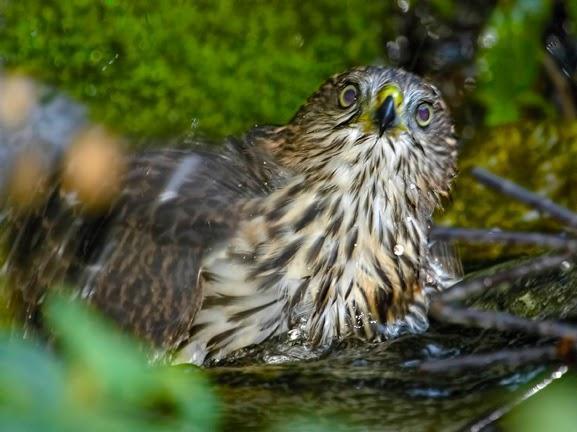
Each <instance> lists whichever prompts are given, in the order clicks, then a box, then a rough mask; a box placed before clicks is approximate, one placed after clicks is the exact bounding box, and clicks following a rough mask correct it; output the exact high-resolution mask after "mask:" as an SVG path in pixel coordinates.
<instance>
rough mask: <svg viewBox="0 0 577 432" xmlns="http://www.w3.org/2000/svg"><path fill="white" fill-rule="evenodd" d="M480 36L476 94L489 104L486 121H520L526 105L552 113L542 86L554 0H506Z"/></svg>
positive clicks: (497, 122)
mask: <svg viewBox="0 0 577 432" xmlns="http://www.w3.org/2000/svg"><path fill="white" fill-rule="evenodd" d="M499 6H500V7H497V8H495V10H494V11H493V15H492V16H491V19H490V21H489V23H488V25H487V27H486V28H485V30H484V33H483V35H482V36H481V50H480V52H479V54H478V58H477V64H478V69H479V82H478V84H479V85H478V88H477V96H478V97H479V99H480V100H481V101H482V103H483V106H484V107H485V109H486V110H487V116H486V123H487V124H489V125H499V124H503V123H509V122H513V121H517V120H519V119H520V117H521V112H522V109H523V108H527V107H533V108H535V107H537V108H539V109H541V110H542V111H545V112H548V113H549V114H551V113H552V110H551V107H550V106H549V104H548V103H547V100H546V99H545V98H544V97H543V96H541V95H540V94H539V92H538V91H537V88H536V85H537V79H538V78H539V72H540V68H541V67H542V63H543V57H544V54H545V50H544V48H543V43H542V36H543V31H544V27H545V25H546V24H547V18H548V16H549V14H550V12H551V7H552V1H549V0H516V1H501V2H500V3H499Z"/></svg>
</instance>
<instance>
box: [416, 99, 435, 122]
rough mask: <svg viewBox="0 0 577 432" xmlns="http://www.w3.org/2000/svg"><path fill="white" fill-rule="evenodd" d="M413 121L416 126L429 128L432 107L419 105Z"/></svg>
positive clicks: (424, 104)
mask: <svg viewBox="0 0 577 432" xmlns="http://www.w3.org/2000/svg"><path fill="white" fill-rule="evenodd" d="M415 119H416V120H417V124H418V125H419V126H421V127H422V128H424V127H427V126H429V123H431V120H432V119H433V107H432V106H431V104H430V103H427V102H423V103H421V104H419V106H418V107H417V109H416V111H415Z"/></svg>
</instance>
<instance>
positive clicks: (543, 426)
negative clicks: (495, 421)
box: [500, 373, 577, 432]
mask: <svg viewBox="0 0 577 432" xmlns="http://www.w3.org/2000/svg"><path fill="white" fill-rule="evenodd" d="M576 388H577V375H575V374H574V373H573V374H570V375H568V376H566V377H564V378H563V380H561V381H557V382H554V383H552V384H551V385H550V386H549V387H547V388H546V389H544V390H543V391H541V392H539V393H537V395H535V396H533V397H532V398H531V399H529V400H528V401H526V402H525V403H523V404H522V405H521V406H520V407H519V408H517V409H515V410H514V411H513V412H512V414H511V415H509V416H507V417H505V419H504V420H503V421H501V422H500V423H501V426H502V427H503V430H505V431H523V432H542V431H546V430H551V431H555V432H573V431H575V430H576V429H577V411H576V410H575V407H576V406H577V393H576V392H575V389H576Z"/></svg>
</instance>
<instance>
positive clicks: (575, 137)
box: [437, 122, 577, 256]
mask: <svg viewBox="0 0 577 432" xmlns="http://www.w3.org/2000/svg"><path fill="white" fill-rule="evenodd" d="M575 161H577V122H542V123H519V124H511V125H508V126H502V127H496V128H492V129H489V131H488V133H487V134H486V135H481V136H479V137H477V138H475V139H474V141H473V142H470V143H467V144H466V146H465V148H464V149H463V152H462V155H461V157H460V162H459V170H460V175H459V176H458V177H457V179H456V181H455V188H454V190H453V200H452V202H451V203H450V204H449V205H448V206H447V211H446V212H445V213H444V214H443V215H440V216H439V217H438V218H437V222H438V223H439V224H442V225H447V226H460V227H468V228H488V229H494V228H500V229H507V230H527V231H538V230H541V231H543V230H544V231H557V230H559V229H561V228H562V225H561V224H560V223H558V222H557V221H554V220H553V219H551V218H550V217H548V216H546V215H540V214H539V213H538V212H537V211H535V210H534V209H532V208H530V207H528V206H527V205H524V204H522V203H519V202H517V201H515V200H513V199H511V198H509V197H506V196H504V195H501V194H499V193H497V192H495V191H493V190H491V189H489V188H487V187H485V186H483V185H481V184H480V183H478V182H477V181H476V180H475V179H474V178H473V177H472V176H471V175H470V174H469V171H470V170H471V168H473V167H475V166H480V167H483V168H485V169H487V170H489V171H491V172H493V173H494V174H497V175H499V176H501V177H504V178H507V179H509V180H512V181H514V182H515V183H517V184H519V185H521V186H523V187H525V188H527V189H529V190H531V191H533V192H535V193H537V194H540V195H542V196H543V197H546V198H549V199H552V200H553V201H555V202H556V203H558V204H560V205H562V206H565V207H568V208H569V209H571V210H575V211H577V188H575V185H576V184H577V170H575ZM475 251H477V252H479V250H477V249H475ZM484 251H485V252H483V253H486V252H487V249H486V248H484ZM522 251H523V252H524V253H527V252H532V250H530V248H526V247H524V248H522V249H521V248H511V247H508V248H506V249H505V250H504V249H503V248H492V249H491V251H490V253H489V255H492V256H496V255H498V254H502V253H506V254H510V255H511V254H513V255H514V254H518V253H520V252H522Z"/></svg>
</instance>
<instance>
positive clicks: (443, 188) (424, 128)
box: [276, 67, 457, 196]
mask: <svg viewBox="0 0 577 432" xmlns="http://www.w3.org/2000/svg"><path fill="white" fill-rule="evenodd" d="M281 130H282V134H281V135H282V137H283V138H282V140H280V141H278V142H277V147H276V153H277V155H278V156H279V158H280V160H281V161H283V163H285V164H286V165H288V166H291V167H293V168H294V169H295V170H297V171H300V172H309V173H311V174H312V173H314V176H320V177H327V176H329V177H331V176H336V177H339V178H340V180H341V181H344V182H349V183H351V184H353V183H354V182H355V179H357V180H358V179H359V178H360V177H362V176H363V175H369V176H372V177H373V178H374V177H375V176H377V177H380V178H382V179H385V180H388V179H392V178H402V179H404V181H405V182H406V183H411V184H414V185H415V186H417V187H418V188H419V189H420V190H421V191H426V192H427V193H432V195H435V196H437V195H444V194H446V193H447V190H448V187H449V183H450V179H451V178H452V177H453V176H454V173H455V160H456V154H457V151H456V147H457V141H456V139H455V136H454V127H453V124H452V120H451V117H450V115H449V113H448V111H447V106H446V104H445V103H444V102H443V100H442V98H441V96H440V93H439V91H438V90H437V89H436V88H435V87H434V86H432V85H431V84H428V83H426V82H425V81H423V80H422V79H420V78H419V77H417V76H415V75H413V74H411V73H408V72H405V71H403V70H399V69H390V68H382V67H360V68H355V69H352V70H350V71H347V72H344V73H342V74H339V75H335V76H333V77H332V78H330V79H329V80H328V81H326V82H325V83H324V84H323V85H322V86H321V87H320V89H319V90H318V91H317V92H316V93H314V94H313V95H312V96H311V97H310V98H309V99H308V101H307V102H306V104H304V105H303V106H302V107H301V109H300V110H299V111H298V112H297V114H296V115H295V116H294V117H293V119H292V120H291V122H290V123H289V125H287V126H286V127H284V128H282V129H281ZM367 170H369V171H367ZM375 171H378V172H375Z"/></svg>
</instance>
